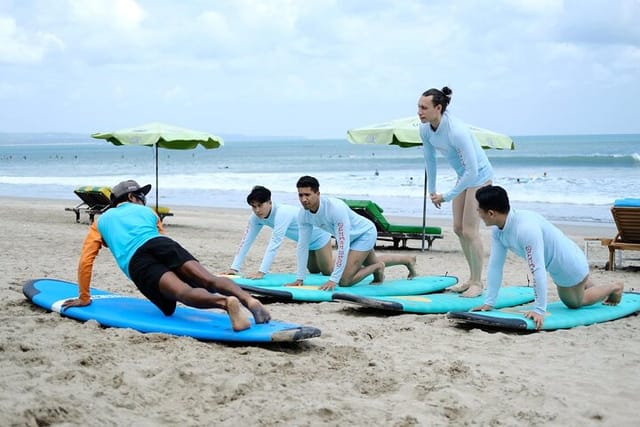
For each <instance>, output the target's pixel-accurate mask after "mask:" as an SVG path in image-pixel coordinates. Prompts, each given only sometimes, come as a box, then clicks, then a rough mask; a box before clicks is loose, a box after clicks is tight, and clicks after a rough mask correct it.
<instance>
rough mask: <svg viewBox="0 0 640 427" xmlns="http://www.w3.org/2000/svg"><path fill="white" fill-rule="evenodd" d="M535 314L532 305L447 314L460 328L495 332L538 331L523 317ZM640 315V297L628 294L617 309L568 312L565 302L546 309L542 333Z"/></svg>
mask: <svg viewBox="0 0 640 427" xmlns="http://www.w3.org/2000/svg"><path fill="white" fill-rule="evenodd" d="M532 310H533V304H528V305H524V306H519V307H511V308H502V309H500V310H492V311H475V312H452V313H449V314H448V317H449V318H450V319H454V320H456V321H458V322H459V323H461V324H467V325H474V326H485V327H490V328H492V329H512V330H532V331H533V330H535V329H536V328H535V325H534V323H533V321H532V320H531V319H527V318H526V317H524V313H526V312H527V311H532ZM638 311H640V294H639V293H634V292H625V293H623V294H622V300H621V301H620V304H618V305H604V304H602V303H601V302H600V303H597V304H593V305H590V306H587V307H580V308H577V309H571V308H568V307H567V306H566V305H564V304H563V303H562V301H555V302H552V303H550V304H548V305H547V314H546V316H545V318H544V323H543V325H542V330H546V331H552V330H556V329H569V328H574V327H576V326H587V325H591V324H594V323H600V322H608V321H610V320H615V319H620V318H622V317H625V316H629V315H631V314H633V313H636V312H638Z"/></svg>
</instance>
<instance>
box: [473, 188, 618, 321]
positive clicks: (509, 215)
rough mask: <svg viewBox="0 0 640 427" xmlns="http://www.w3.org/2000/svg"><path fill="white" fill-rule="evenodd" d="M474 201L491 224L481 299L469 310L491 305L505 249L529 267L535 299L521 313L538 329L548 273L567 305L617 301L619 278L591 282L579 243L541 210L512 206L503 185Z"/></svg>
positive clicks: (485, 191) (544, 306)
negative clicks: (607, 282) (606, 282)
mask: <svg viewBox="0 0 640 427" xmlns="http://www.w3.org/2000/svg"><path fill="white" fill-rule="evenodd" d="M476 200H477V201H478V213H479V215H480V218H481V219H482V220H483V221H484V223H485V224H486V225H488V226H494V227H493V233H492V241H491V255H490V256H489V268H488V272H487V294H486V297H485V303H484V304H483V305H481V306H479V307H475V308H473V309H472V311H488V310H491V309H492V308H493V306H494V305H495V301H496V298H497V296H498V291H499V290H500V285H501V283H502V274H503V271H502V270H503V267H504V262H505V259H506V256H507V250H509V249H510V250H511V251H513V252H514V253H515V254H516V255H518V256H519V257H521V258H524V259H525V260H526V261H527V264H528V265H529V269H530V270H531V274H532V276H533V283H534V288H535V294H536V298H535V303H534V309H533V311H529V312H527V313H526V314H525V316H526V317H528V318H530V319H532V320H533V322H534V323H535V325H536V329H540V328H542V325H543V323H544V315H545V312H546V309H547V272H548V273H549V275H550V276H551V278H552V279H553V281H554V282H555V284H556V286H557V289H558V296H559V297H560V300H562V302H563V303H564V304H565V305H566V306H567V307H569V308H579V307H583V306H586V305H591V304H595V303H597V302H599V301H603V303H604V304H607V305H616V304H618V303H619V302H620V299H621V298H622V291H623V290H624V285H623V284H622V283H615V284H612V285H600V286H596V285H594V283H593V282H592V281H591V279H590V278H589V264H588V262H587V258H586V256H585V255H584V253H583V252H582V250H581V249H580V248H579V247H578V245H577V244H576V243H575V242H574V241H573V240H571V239H569V238H568V237H567V236H565V235H564V233H562V231H560V230H559V229H558V228H556V227H555V226H554V225H553V224H551V223H550V222H549V221H547V220H546V219H545V218H543V217H542V216H540V215H539V214H537V213H535V212H531V211H525V210H518V211H516V210H515V209H511V207H510V205H509V197H508V195H507V192H506V191H505V190H504V189H503V188H502V187H498V186H492V185H489V186H486V187H483V188H480V189H479V190H478V191H477V192H476Z"/></svg>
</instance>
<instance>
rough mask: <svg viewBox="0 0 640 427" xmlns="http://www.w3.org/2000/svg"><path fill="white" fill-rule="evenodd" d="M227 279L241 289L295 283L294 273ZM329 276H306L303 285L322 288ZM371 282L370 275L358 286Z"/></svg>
mask: <svg viewBox="0 0 640 427" xmlns="http://www.w3.org/2000/svg"><path fill="white" fill-rule="evenodd" d="M225 277H228V278H229V279H231V280H233V281H234V282H235V283H236V285H238V286H240V287H241V288H243V287H245V286H251V287H258V288H265V287H266V288H270V287H273V286H285V285H287V284H289V283H292V282H295V281H296V274H295V273H267V274H265V275H264V277H263V278H262V279H247V278H246V277H242V276H239V275H227V276H225ZM327 280H329V276H325V275H322V274H307V275H306V276H305V278H304V283H305V284H306V285H309V286H322V285H323V284H324V283H325V282H326V281H327ZM372 281H373V275H372V274H370V275H368V276H367V277H365V278H364V279H362V280H361V281H360V282H359V283H360V284H369V283H371V282H372Z"/></svg>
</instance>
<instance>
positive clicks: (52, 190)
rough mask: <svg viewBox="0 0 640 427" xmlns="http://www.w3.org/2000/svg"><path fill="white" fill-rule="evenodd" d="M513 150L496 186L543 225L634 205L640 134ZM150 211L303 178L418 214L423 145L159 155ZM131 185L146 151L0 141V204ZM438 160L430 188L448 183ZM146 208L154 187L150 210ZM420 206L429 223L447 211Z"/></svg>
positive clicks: (227, 202)
mask: <svg viewBox="0 0 640 427" xmlns="http://www.w3.org/2000/svg"><path fill="white" fill-rule="evenodd" d="M513 139H514V141H515V145H516V148H515V150H509V151H500V150H488V151H487V154H488V156H489V159H490V161H491V163H492V164H493V167H494V170H495V173H496V181H495V184H497V185H501V186H503V187H505V188H506V189H507V191H508V192H509V195H510V198H511V204H512V205H513V206H514V207H516V208H523V209H525V208H526V209H533V210H536V211H538V212H540V213H541V214H543V215H544V216H546V217H547V218H549V219H551V220H552V221H556V222H571V223H584V222H588V223H603V224H605V223H606V224H610V223H612V219H611V214H610V212H609V209H610V207H611V205H612V203H613V201H614V200H615V199H617V198H623V197H640V135H578V136H521V137H513ZM158 156H159V158H158V168H159V173H158V175H159V185H158V194H159V201H160V204H162V205H165V206H170V207H172V209H173V210H174V211H175V210H177V206H180V205H192V206H215V207H238V208H248V206H247V204H246V201H245V198H246V195H247V194H248V192H249V191H250V190H251V187H253V186H254V185H258V184H260V185H264V186H266V187H268V188H270V189H271V190H272V192H273V199H274V200H276V201H278V202H281V203H291V204H297V203H298V200H297V193H296V187H295V183H296V181H297V179H298V178H299V177H300V176H302V175H313V176H315V177H317V178H318V180H319V181H320V191H321V192H322V193H323V194H326V195H332V196H338V197H345V198H366V199H371V200H374V201H376V202H377V203H378V204H379V205H380V206H382V207H383V209H384V211H385V213H386V214H388V215H396V216H409V217H418V218H419V217H421V216H422V210H423V203H424V188H423V186H424V161H423V157H422V149H421V148H420V147H415V148H400V147H395V146H376V145H353V144H349V143H348V142H347V141H346V139H344V140H340V139H337V140H309V139H279V140H276V139H272V140H267V139H265V140H233V139H230V140H226V141H225V145H224V146H223V147H221V148H219V149H215V150H205V149H203V148H201V147H198V148H197V149H195V150H187V151H178V150H167V149H160V150H159V151H158ZM129 178H133V179H136V180H137V181H138V182H140V183H141V184H146V183H151V184H154V186H155V149H154V148H151V147H132V146H114V145H112V144H110V143H108V142H106V141H102V140H95V139H92V138H91V137H90V136H89V135H82V134H9V133H4V134H3V133H0V196H19V197H34V198H42V197H44V198H53V199H65V200H69V205H70V206H73V205H75V204H77V203H78V202H79V200H78V199H77V198H76V196H75V195H74V194H73V193H72V191H73V189H74V188H76V187H77V186H81V185H108V186H113V185H115V184H116V183H118V182H119V181H121V180H124V179H129ZM455 179H456V177H455V174H454V173H453V170H452V169H451V168H450V167H449V166H448V165H447V164H446V162H444V161H443V160H442V159H440V162H439V168H438V182H437V188H438V190H439V191H443V190H447V189H449V188H451V186H453V184H454V182H455ZM152 203H155V190H152V192H151V193H150V198H149V204H152ZM450 209H451V206H450V203H447V204H445V205H444V206H443V208H442V209H440V210H438V209H436V208H435V207H433V206H432V205H431V203H427V217H428V218H430V217H434V216H438V217H442V216H450V215H451V210H450Z"/></svg>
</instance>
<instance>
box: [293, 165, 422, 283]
mask: <svg viewBox="0 0 640 427" xmlns="http://www.w3.org/2000/svg"><path fill="white" fill-rule="evenodd" d="M296 186H297V188H298V198H299V199H300V204H302V207H303V208H304V209H303V210H301V211H300V213H299V215H298V227H299V230H300V236H299V239H298V252H297V259H298V268H297V280H296V281H295V282H293V283H290V284H289V285H288V286H301V285H302V284H303V282H304V277H305V275H306V265H307V256H308V253H309V242H310V239H311V235H312V232H313V229H314V227H319V228H321V229H323V230H325V231H327V232H329V233H331V234H332V235H333V236H334V237H335V239H336V246H337V248H338V249H337V254H336V258H335V263H334V267H333V273H332V274H331V277H330V278H329V280H328V281H327V282H326V283H324V284H323V285H322V286H321V287H320V289H321V290H327V291H331V290H333V289H335V287H336V285H340V286H350V285H353V284H355V283H358V282H359V281H361V280H362V279H364V278H365V277H366V276H368V275H369V274H373V277H374V279H373V281H374V283H382V282H383V281H384V269H385V267H386V266H392V265H404V266H406V267H407V269H408V270H409V276H408V277H409V278H410V279H411V278H413V277H415V276H416V271H415V265H416V257H414V256H409V255H379V256H378V255H376V253H375V251H374V250H373V248H374V246H375V244H376V240H377V239H378V232H377V230H376V227H375V225H374V224H373V223H372V222H371V221H370V220H369V219H367V218H365V217H363V216H361V215H358V214H357V213H355V212H354V211H353V210H351V208H349V206H347V204H346V203H345V202H344V201H342V200H340V199H337V198H333V197H325V196H321V195H320V183H319V182H318V180H317V179H316V178H314V177H312V176H303V177H301V178H300V179H299V180H298V182H297V184H296Z"/></svg>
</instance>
